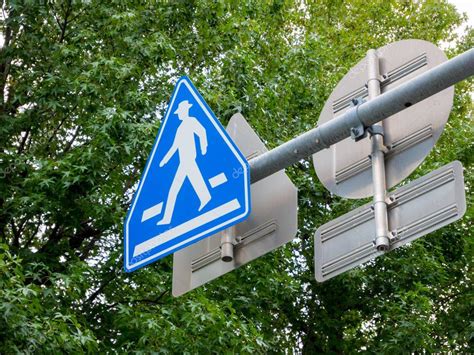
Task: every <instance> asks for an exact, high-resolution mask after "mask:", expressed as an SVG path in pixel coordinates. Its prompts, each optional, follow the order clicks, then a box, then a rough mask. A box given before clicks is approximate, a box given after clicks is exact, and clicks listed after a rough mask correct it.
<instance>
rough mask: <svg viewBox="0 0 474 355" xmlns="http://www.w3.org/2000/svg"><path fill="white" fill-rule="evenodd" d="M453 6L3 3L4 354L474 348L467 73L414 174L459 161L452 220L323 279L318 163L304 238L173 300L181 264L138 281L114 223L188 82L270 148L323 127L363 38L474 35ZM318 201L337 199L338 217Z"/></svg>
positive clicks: (295, 176) (460, 47)
mask: <svg viewBox="0 0 474 355" xmlns="http://www.w3.org/2000/svg"><path fill="white" fill-rule="evenodd" d="M463 20H464V18H463V16H461V15H460V14H458V13H457V12H456V11H455V9H454V7H453V6H452V5H450V4H448V3H447V2H446V1H416V2H415V1H413V2H412V1H394V0H392V1H370V2H368V1H366V0H365V1H362V0H353V1H341V0H326V1H322V0H321V1H228V2H225V1H201V0H196V1H169V2H168V1H166V2H159V1H148V2H138V1H137V2H132V1H130V2H125V1H106V2H103V1H96V0H91V1H83V2H80V1H58V2H56V1H7V0H5V1H3V16H2V20H1V26H2V27H1V28H2V34H3V38H4V44H3V46H2V48H1V50H0V95H1V97H0V352H1V353H5V354H9V353H16V352H19V353H47V352H53V353H59V352H72V353H81V352H84V353H86V352H90V353H96V352H103V353H123V352H138V353H148V352H153V351H155V352H159V353H233V352H236V353H267V352H268V353H300V352H302V353H310V354H314V353H341V352H344V353H352V352H358V351H362V352H373V353H379V352H382V353H407V352H415V351H416V352H421V351H423V350H425V351H426V352H442V351H455V352H469V351H471V352H472V351H474V347H473V345H474V314H473V313H474V311H473V309H474V291H473V286H472V278H473V256H474V250H473V248H474V242H473V228H472V218H473V215H474V213H473V201H472V200H473V197H472V188H473V187H472V184H473V179H474V175H473V167H474V164H473V156H474V149H473V138H474V134H473V129H472V128H473V127H472V109H473V104H472V84H473V82H472V79H471V80H469V81H464V82H462V83H459V84H457V85H456V94H455V102H454V107H453V111H452V114H451V117H450V119H449V122H448V125H447V127H446V129H445V132H444V133H443V135H442V138H441V139H440V141H439V143H438V144H437V146H436V147H435V149H434V150H433V152H432V153H431V154H430V156H429V157H428V159H427V160H426V161H425V162H424V163H423V164H422V166H421V167H420V168H419V169H417V171H416V172H415V173H414V174H413V175H412V176H411V178H415V177H418V176H421V175H424V174H426V173H427V172H429V171H431V170H432V169H434V168H436V167H439V166H441V165H444V164H446V163H448V162H450V161H452V160H455V159H458V160H460V161H461V162H462V163H463V165H464V167H465V179H466V186H467V188H466V192H467V198H468V211H467V213H466V216H465V217H464V218H463V219H462V220H460V221H459V222H457V223H455V224H453V225H450V226H448V227H446V228H443V229H441V230H439V231H437V232H436V233H433V234H431V235H429V236H427V237H425V238H422V239H420V240H418V241H416V242H414V243H413V244H412V245H411V246H408V247H404V248H400V249H398V250H397V251H395V252H393V253H390V254H388V255H387V256H385V257H383V258H379V259H377V260H375V261H373V262H371V263H369V264H368V265H366V266H365V267H362V268H358V269H355V270H352V271H350V272H348V273H345V274H344V275H341V276H339V277H337V278H335V279H332V280H330V281H328V282H325V283H323V284H318V283H316V282H315V281H314V277H313V271H312V263H313V262H312V257H313V252H312V247H313V246H312V235H313V233H314V231H315V229H316V228H317V227H318V226H320V225H321V224H323V223H325V222H327V221H329V220H331V219H333V218H335V217H336V216H339V215H341V214H343V213H346V212H348V211H349V210H351V209H352V208H354V207H355V206H357V205H360V204H361V203H362V202H364V201H347V200H341V199H339V198H336V197H334V196H332V195H330V194H329V193H328V192H327V191H326V190H325V189H324V188H323V187H322V185H321V184H320V183H319V182H318V180H317V178H316V176H315V174H314V171H313V167H312V165H311V162H310V161H309V160H308V161H305V162H301V163H300V164H298V165H296V166H294V167H292V168H289V169H288V171H287V172H288V174H289V176H290V177H291V179H292V180H293V182H294V183H295V184H296V185H297V186H298V188H299V234H298V237H299V238H298V239H297V240H296V241H295V242H293V243H291V244H290V245H287V246H285V247H283V248H280V249H279V250H277V251H275V252H273V253H270V254H269V255H267V256H265V257H263V258H260V259H259V260H257V261H255V262H252V263H251V264H249V265H247V266H245V267H243V268H241V269H239V270H237V271H235V272H232V273H230V274H228V275H226V276H224V277H221V278H220V279H218V280H216V281H213V282H211V283H209V284H208V285H206V286H205V287H201V288H199V289H197V290H195V291H193V292H190V293H188V294H186V295H185V296H183V297H180V298H177V299H175V298H173V297H172V296H171V295H170V289H171V274H172V265H171V259H172V258H171V257H168V258H166V259H164V260H162V261H160V262H157V263H155V264H153V265H150V266H148V267H146V268H144V269H141V270H139V271H136V272H134V273H131V274H126V273H125V272H124V271H123V267H122V223H123V219H124V216H125V213H126V211H127V209H128V206H129V203H130V199H131V196H132V194H133V191H134V188H135V187H136V184H137V182H138V180H139V177H140V172H141V169H142V168H143V166H144V164H145V161H146V158H147V155H148V152H149V150H150V148H151V145H152V142H153V140H154V136H155V134H156V132H157V130H158V128H159V126H160V118H161V117H162V115H163V114H164V110H165V109H166V104H167V101H168V99H169V96H170V93H171V91H172V88H173V85H174V83H175V82H176V79H177V78H178V77H179V76H181V75H188V76H189V77H190V78H191V80H192V81H193V82H194V83H195V85H196V86H197V87H198V89H199V90H200V92H201V93H202V95H203V96H204V97H205V99H206V100H207V102H208V103H209V105H210V107H211V108H212V109H213V110H214V112H215V113H216V115H217V117H219V118H220V119H221V121H222V123H224V124H225V123H226V122H227V121H228V119H229V118H230V117H231V115H232V114H234V113H235V112H239V111H240V112H242V113H243V114H244V116H246V117H247V118H248V120H249V122H250V124H251V125H252V127H253V128H254V129H255V130H256V132H257V133H258V134H259V135H260V137H261V138H262V139H263V140H264V141H265V142H266V143H267V145H268V147H269V148H273V147H276V146H277V145H279V144H281V143H282V142H285V141H287V140H289V139H290V138H293V137H294V136H296V135H298V134H301V133H303V132H305V131H306V130H308V129H310V128H312V127H314V125H315V124H316V122H317V119H318V114H319V112H320V111H321V109H322V107H323V105H324V102H325V100H326V99H327V97H328V96H329V94H330V93H331V91H332V89H333V88H334V87H335V85H336V84H337V82H338V81H339V80H340V79H341V78H342V76H343V75H344V74H345V73H346V72H347V71H348V70H349V69H350V68H351V67H352V66H353V65H354V64H355V63H357V62H358V61H359V60H360V59H361V58H363V56H364V55H365V52H366V51H367V49H369V48H377V47H380V46H382V45H385V44H387V43H390V42H393V41H396V40H400V39H407V38H419V39H424V40H428V41H431V42H433V43H436V44H438V45H440V44H442V43H450V44H451V46H450V48H449V49H448V50H447V54H448V56H449V57H452V56H454V55H456V54H458V53H461V52H463V51H465V50H467V49H469V48H472V46H473V42H474V32H473V30H472V29H468V30H466V31H465V33H464V35H463V36H461V37H459V36H457V35H456V34H455V32H454V29H455V28H456V27H457V26H458V25H460V24H461V23H462V21H463ZM326 205H330V206H331V207H332V211H331V212H329V211H328V209H327V208H324V207H325V206H326Z"/></svg>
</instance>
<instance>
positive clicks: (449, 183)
mask: <svg viewBox="0 0 474 355" xmlns="http://www.w3.org/2000/svg"><path fill="white" fill-rule="evenodd" d="M388 199H389V201H391V202H390V205H389V210H388V218H389V229H390V231H391V232H392V236H393V238H394V241H395V242H394V243H391V245H390V249H389V250H393V249H396V248H398V247H400V246H402V245H404V244H407V243H409V242H411V241H413V240H415V239H417V238H420V237H422V236H424V235H426V234H428V233H430V232H433V231H435V230H437V229H439V228H441V227H443V226H445V225H447V224H450V223H452V222H454V221H456V220H457V219H459V218H461V217H462V216H463V215H464V213H465V211H466V199H465V191H464V179H463V172H462V165H461V163H459V162H458V161H455V162H453V163H451V164H448V165H445V166H444V167H442V168H440V169H438V170H435V171H433V172H431V173H429V174H428V175H426V176H423V177H421V178H419V179H417V180H415V181H413V182H411V183H410V184H408V185H406V186H403V187H401V188H399V189H397V190H396V191H394V192H393V193H391V194H390V195H389V196H388ZM374 234H375V222H374V213H373V209H372V205H371V204H367V205H364V206H362V207H359V208H357V209H355V210H354V211H352V212H349V213H347V214H345V215H343V216H341V217H339V218H337V219H335V220H333V221H331V222H329V223H327V224H325V225H323V226H321V227H320V228H319V229H318V230H317V231H316V234H315V237H314V238H315V239H314V248H315V254H314V255H315V276H316V280H317V281H319V282H322V281H325V280H327V279H330V278H332V277H334V276H336V275H339V274H341V273H343V272H345V271H347V270H350V269H352V268H354V267H356V266H358V265H360V264H362V263H364V262H366V261H369V260H370V259H373V258H375V257H377V256H380V255H383V254H384V253H383V252H378V251H376V249H375V248H374V245H373V240H374Z"/></svg>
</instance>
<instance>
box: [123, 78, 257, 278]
mask: <svg viewBox="0 0 474 355" xmlns="http://www.w3.org/2000/svg"><path fill="white" fill-rule="evenodd" d="M236 172H238V173H236ZM249 212H250V172H249V167H248V163H247V160H246V159H245V157H244V156H243V155H242V153H240V151H239V149H238V148H237V146H235V144H234V143H233V142H232V139H231V138H230V137H229V135H228V134H227V133H226V131H225V129H224V127H222V125H221V124H220V122H219V121H218V120H217V118H216V117H215V115H214V114H213V112H212V110H211V109H210V108H209V106H208V105H207V104H206V102H205V101H204V99H203V98H202V96H201V95H200V94H199V92H198V91H197V89H196V88H195V87H194V86H193V84H192V83H191V81H190V80H189V79H188V78H187V77H182V78H181V79H179V80H178V82H177V84H176V87H175V90H174V92H173V95H172V96H171V100H170V103H169V105H168V109H167V112H166V114H165V117H164V119H163V123H162V125H161V127H160V131H159V133H158V135H157V138H156V140H155V143H154V145H153V148H152V151H151V153H150V156H149V158H148V161H147V164H146V167H145V170H144V172H143V175H142V178H141V180H140V184H139V185H138V189H137V191H136V193H135V195H134V197H133V201H132V204H131V207H130V210H129V213H128V215H127V217H126V220H125V223H124V239H125V241H124V266H125V270H126V271H133V270H135V269H137V268H139V267H142V266H145V265H147V264H149V263H151V262H153V261H154V260H157V259H160V258H163V257H165V256H166V255H168V254H171V253H173V252H175V251H176V250H179V249H181V248H184V247H186V246H187V245H190V244H191V243H195V242H197V241H199V240H201V239H203V238H206V237H207V236H209V235H212V234H214V233H216V232H218V231H219V230H222V229H224V228H227V227H229V226H231V225H233V224H236V223H238V222H240V221H242V220H243V219H245V218H246V217H247V216H248V214H249Z"/></svg>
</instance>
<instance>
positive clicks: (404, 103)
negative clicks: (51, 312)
mask: <svg viewBox="0 0 474 355" xmlns="http://www.w3.org/2000/svg"><path fill="white" fill-rule="evenodd" d="M471 75H474V49H470V50H468V51H466V52H464V53H462V54H460V55H458V56H457V57H455V58H452V59H450V60H448V61H446V62H444V63H442V64H440V65H438V66H437V67H435V68H432V69H430V70H428V71H426V72H424V73H422V74H420V75H418V76H417V77H416V78H413V79H411V80H410V81H407V82H405V83H403V84H402V85H400V86H398V87H396V88H394V89H393V90H390V91H388V92H386V93H384V94H382V95H380V96H377V97H376V98H374V99H373V100H370V101H367V102H365V103H363V104H360V105H358V106H357V107H354V108H352V109H350V110H348V111H346V112H345V113H344V114H342V115H340V116H338V117H336V118H334V119H332V120H330V121H328V122H326V123H324V124H322V125H321V126H318V127H316V128H313V129H312V130H310V131H308V132H306V133H303V134H302V135H300V136H298V137H296V138H294V139H292V140H290V141H288V142H286V143H284V144H282V145H280V146H278V147H276V148H275V149H272V150H270V151H268V152H266V153H264V154H262V155H259V156H258V157H255V158H253V159H251V160H250V161H249V164H250V180H251V182H252V183H254V182H257V181H259V180H261V179H264V178H266V177H267V176H270V175H272V174H274V173H276V172H277V171H280V170H282V169H285V168H287V167H289V166H290V165H293V164H295V163H297V162H298V161H299V160H301V159H304V158H306V157H309V156H310V155H312V154H314V153H317V152H319V151H320V150H323V149H326V148H329V147H330V146H331V145H333V144H335V143H337V142H340V141H342V140H343V139H346V138H347V137H349V136H350V135H351V128H353V127H357V126H360V125H361V124H362V125H363V126H364V127H369V126H371V125H373V124H375V123H377V122H380V121H382V120H383V119H385V118H387V117H390V116H392V115H394V114H396V113H398V112H400V111H402V110H404V109H405V108H407V107H409V106H411V105H414V104H416V103H417V102H420V101H422V100H424V99H426V98H428V97H430V96H432V95H434V94H436V93H438V92H440V91H442V90H444V89H446V88H448V87H450V86H452V85H454V84H456V83H457V82H459V81H461V80H464V79H466V78H468V77H470V76H471Z"/></svg>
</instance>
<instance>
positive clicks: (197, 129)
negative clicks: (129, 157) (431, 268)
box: [157, 100, 211, 225]
mask: <svg viewBox="0 0 474 355" xmlns="http://www.w3.org/2000/svg"><path fill="white" fill-rule="evenodd" d="M191 107H192V104H190V103H189V101H188V100H183V101H181V102H180V103H179V105H178V109H177V110H176V111H175V112H174V113H175V114H177V115H178V118H179V119H180V120H181V123H180V124H179V127H178V129H177V130H176V136H175V137H174V141H173V145H172V146H171V148H170V150H169V151H168V153H166V155H165V156H164V158H163V160H162V161H161V162H160V168H161V167H163V166H164V165H165V164H166V163H168V161H169V160H170V159H171V157H172V156H173V155H174V154H175V153H176V151H177V152H178V154H179V165H178V169H177V170H176V175H175V177H174V180H173V182H172V184H171V188H170V191H169V193H168V199H167V201H166V208H165V213H164V215H163V218H162V219H161V221H159V222H158V223H157V224H158V225H160V224H169V223H170V222H171V217H172V216H173V210H174V205H175V203H176V198H177V197H178V193H179V191H180V190H181V188H182V186H183V183H184V180H185V179H186V178H188V180H189V182H190V183H191V185H192V187H193V189H194V191H195V192H196V194H197V196H198V197H199V201H200V202H201V205H200V206H199V211H201V210H202V209H203V208H204V206H206V205H207V203H208V202H209V201H210V200H211V194H210V193H209V189H208V188H207V186H206V183H205V181H204V178H203V177H202V174H201V171H200V170H199V167H198V165H197V164H196V143H195V141H194V135H197V137H198V138H199V145H200V148H201V154H202V155H206V152H207V136H206V130H205V129H204V127H203V126H202V125H201V124H200V123H199V122H198V120H197V119H196V118H195V117H191V116H189V109H190V108H191Z"/></svg>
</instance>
